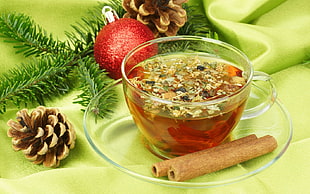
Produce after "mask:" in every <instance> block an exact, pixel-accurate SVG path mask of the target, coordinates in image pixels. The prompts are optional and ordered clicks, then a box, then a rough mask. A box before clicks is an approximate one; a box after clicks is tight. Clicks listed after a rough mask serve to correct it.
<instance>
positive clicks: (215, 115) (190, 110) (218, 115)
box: [125, 53, 248, 157]
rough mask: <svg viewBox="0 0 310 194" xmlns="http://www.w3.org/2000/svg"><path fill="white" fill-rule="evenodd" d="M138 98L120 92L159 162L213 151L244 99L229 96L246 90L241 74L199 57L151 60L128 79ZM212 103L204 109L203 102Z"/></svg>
mask: <svg viewBox="0 0 310 194" xmlns="http://www.w3.org/2000/svg"><path fill="white" fill-rule="evenodd" d="M128 78H129V79H130V82H131V84H132V85H133V86H134V87H136V88H139V89H140V90H142V91H143V92H140V93H139V92H137V91H134V90H133V91H131V92H128V91H126V92H125V95H126V100H127V103H128V106H129V109H130V111H131V114H132V115H133V119H134V120H135V122H136V124H137V126H138V128H139V129H140V131H141V133H142V134H143V136H144V137H145V138H146V140H147V141H148V142H149V143H150V144H151V145H153V148H152V149H155V150H161V151H158V152H159V153H156V154H158V155H162V156H164V157H173V156H178V155H184V154H186V153H190V152H195V151H198V150H202V149H206V148H209V147H213V146H216V145H218V144H220V143H222V142H223V141H225V138H227V136H228V135H229V133H230V132H231V130H232V129H233V128H234V127H235V125H236V124H237V123H238V121H239V119H240V117H241V114H242V112H243V109H244V107H245V103H246V99H247V97H248V96H247V95H243V96H239V97H238V99H233V98H229V99H228V98H227V99H225V98H223V97H227V96H233V95H234V94H235V93H238V92H239V91H240V89H241V88H242V87H243V86H244V85H245V84H246V81H247V80H246V78H245V77H244V76H243V72H242V70H241V69H239V68H237V67H236V66H234V65H233V64H231V63H229V62H227V61H224V60H222V59H217V58H212V57H209V56H203V55H198V54H197V55H195V54H194V55H193V54H184V53H182V54H175V55H166V56H157V57H154V58H152V59H149V60H146V61H143V62H141V63H140V64H138V65H137V66H136V67H135V68H134V69H133V70H132V71H131V72H130V73H129V75H128ZM211 101H212V102H214V101H215V103H208V102H211Z"/></svg>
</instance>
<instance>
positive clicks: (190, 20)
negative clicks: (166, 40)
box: [178, 3, 218, 39]
mask: <svg viewBox="0 0 310 194" xmlns="http://www.w3.org/2000/svg"><path fill="white" fill-rule="evenodd" d="M183 8H184V9H185V10H186V12H187V22H186V23H185V25H184V26H183V27H181V28H180V29H179V31H178V35H193V36H202V37H208V38H213V39H218V35H217V33H216V30H215V29H214V27H213V26H212V25H211V22H210V21H209V19H208V18H207V16H206V15H205V14H202V13H197V11H196V10H197V9H198V7H197V6H195V5H191V6H189V5H188V4H186V3H185V4H183Z"/></svg>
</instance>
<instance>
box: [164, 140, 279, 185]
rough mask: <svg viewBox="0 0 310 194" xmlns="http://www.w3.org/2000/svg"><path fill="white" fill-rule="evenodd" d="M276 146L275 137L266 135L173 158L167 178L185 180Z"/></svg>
mask: <svg viewBox="0 0 310 194" xmlns="http://www.w3.org/2000/svg"><path fill="white" fill-rule="evenodd" d="M276 148H277V141H276V139H275V138H274V137H272V136H270V135H266V136H264V137H261V138H258V139H256V140H252V141H247V142H244V143H242V144H239V145H237V146H229V147H227V148H225V149H218V150H216V151H209V152H207V153H203V154H198V155H195V156H194V157H185V158H182V157H179V160H175V161H174V162H173V163H172V164H171V165H170V170H169V171H168V178H169V180H172V181H185V180H188V179H192V178H195V177H198V176H201V175H204V174H207V173H211V172H215V171H218V170H221V169H224V168H227V167H230V166H233V165H236V164H238V163H241V162H245V161H247V160H250V159H253V158H256V157H258V156H261V155H264V154H267V153H269V152H272V151H273V150H275V149H276Z"/></svg>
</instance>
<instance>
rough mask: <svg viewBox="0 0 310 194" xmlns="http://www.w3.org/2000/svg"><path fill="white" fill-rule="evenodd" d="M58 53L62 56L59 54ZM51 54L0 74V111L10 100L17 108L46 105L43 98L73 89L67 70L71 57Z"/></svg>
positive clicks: (3, 110)
mask: <svg viewBox="0 0 310 194" xmlns="http://www.w3.org/2000/svg"><path fill="white" fill-rule="evenodd" d="M59 56H61V57H59ZM59 56H58V57H57V58H56V57H52V56H50V55H46V56H43V57H42V58H40V59H35V60H33V61H31V62H30V63H24V64H21V65H20V66H18V67H16V68H13V69H11V70H10V71H8V72H6V73H3V74H2V75H1V76H0V83H1V85H0V104H1V108H0V113H4V112H5V111H6V105H7V104H9V103H13V104H15V105H16V106H17V107H20V106H21V104H22V103H23V104H24V106H27V104H28V103H39V104H40V105H44V104H45V99H50V98H51V97H55V96H59V95H63V94H65V93H67V92H68V91H69V90H70V89H72V88H73V85H72V82H71V80H70V69H71V67H69V66H67V65H68V64H69V63H70V62H71V61H72V56H65V55H59Z"/></svg>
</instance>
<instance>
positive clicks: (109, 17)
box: [102, 6, 119, 25]
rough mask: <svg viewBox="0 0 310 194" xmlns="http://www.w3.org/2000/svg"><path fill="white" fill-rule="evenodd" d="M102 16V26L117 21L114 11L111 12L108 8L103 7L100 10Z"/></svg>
mask: <svg viewBox="0 0 310 194" xmlns="http://www.w3.org/2000/svg"><path fill="white" fill-rule="evenodd" d="M102 14H103V16H104V24H105V25H106V24H109V23H112V22H115V21H116V20H118V19H119V17H118V15H117V13H116V11H115V10H113V9H112V8H111V7H110V6H104V7H103V8H102Z"/></svg>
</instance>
